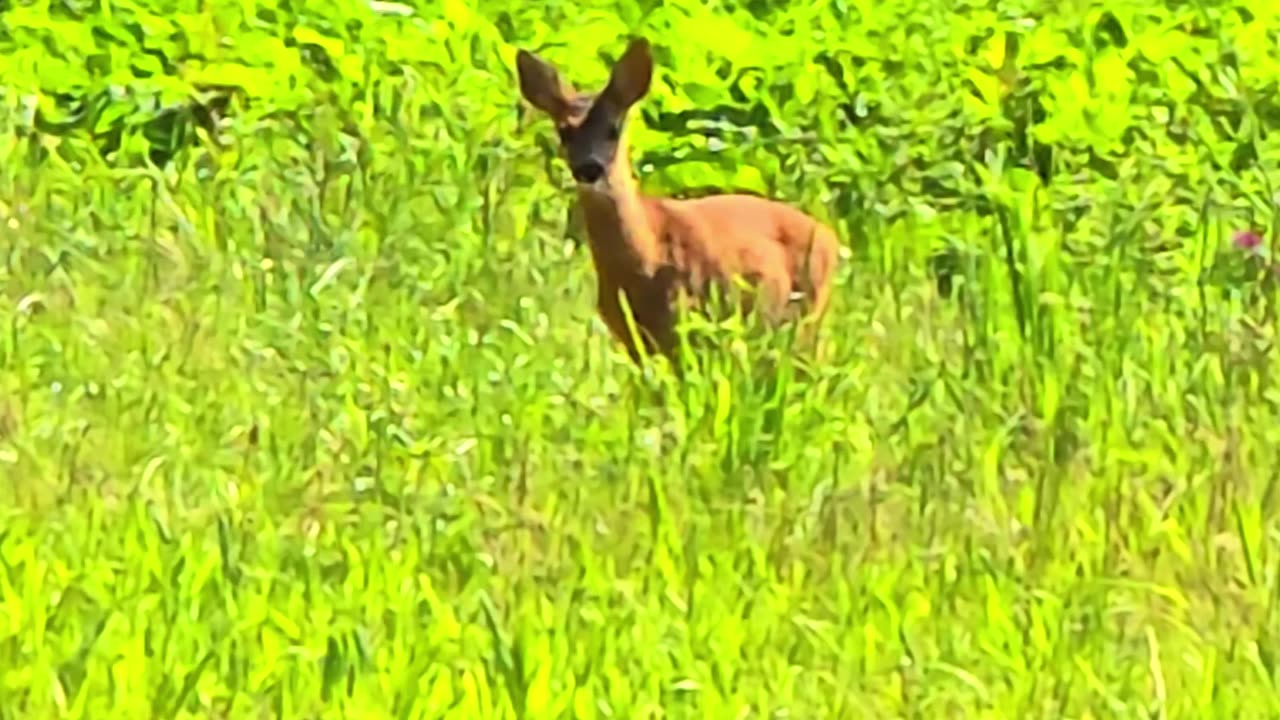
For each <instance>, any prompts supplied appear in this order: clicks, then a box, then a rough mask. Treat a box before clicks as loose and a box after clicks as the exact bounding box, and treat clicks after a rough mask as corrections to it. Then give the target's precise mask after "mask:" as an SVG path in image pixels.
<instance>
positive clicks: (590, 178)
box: [571, 160, 604, 184]
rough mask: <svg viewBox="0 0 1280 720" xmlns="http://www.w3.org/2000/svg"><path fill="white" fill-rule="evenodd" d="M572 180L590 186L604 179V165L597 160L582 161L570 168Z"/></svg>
mask: <svg viewBox="0 0 1280 720" xmlns="http://www.w3.org/2000/svg"><path fill="white" fill-rule="evenodd" d="M571 171H572V172H573V179H574V180H577V181H578V182H580V183H587V184H592V183H595V182H596V181H597V180H599V179H600V178H602V177H604V165H602V164H600V162H599V161H597V160H584V161H582V162H580V163H578V164H576V165H574V166H573V167H572V168H571Z"/></svg>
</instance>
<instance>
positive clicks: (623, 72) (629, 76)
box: [603, 37, 653, 110]
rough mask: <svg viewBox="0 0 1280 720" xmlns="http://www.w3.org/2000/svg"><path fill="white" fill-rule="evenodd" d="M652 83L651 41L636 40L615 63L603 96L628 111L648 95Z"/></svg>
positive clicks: (620, 108) (618, 107)
mask: <svg viewBox="0 0 1280 720" xmlns="http://www.w3.org/2000/svg"><path fill="white" fill-rule="evenodd" d="M652 82H653V54H652V53H651V52H650V50H649V41H648V40H646V39H645V38H642V37H641V38H636V39H635V40H632V41H631V43H630V44H629V45H627V50H626V52H624V53H622V57H621V58H619V59H618V62H616V63H614V65H613V71H612V73H610V75H609V85H608V86H607V87H606V88H605V89H604V93H603V94H604V95H605V96H606V97H608V98H609V101H610V102H611V103H612V104H613V105H614V106H615V107H617V109H619V110H626V109H627V108H629V107H631V106H632V105H634V104H636V103H637V102H638V101H639V100H640V98H642V97H644V96H645V95H646V94H648V92H649V86H650V85H651V84H652Z"/></svg>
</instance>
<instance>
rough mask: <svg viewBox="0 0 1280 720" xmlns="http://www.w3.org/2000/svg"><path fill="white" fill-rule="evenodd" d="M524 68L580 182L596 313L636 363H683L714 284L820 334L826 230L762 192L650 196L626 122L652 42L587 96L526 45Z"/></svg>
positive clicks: (829, 249) (642, 88)
mask: <svg viewBox="0 0 1280 720" xmlns="http://www.w3.org/2000/svg"><path fill="white" fill-rule="evenodd" d="M516 71H517V73H516V74H517V76H518V80H519V87H520V94H521V96H523V98H524V99H525V100H526V101H527V102H528V103H529V104H530V105H531V106H533V107H534V108H536V109H537V110H539V111H541V112H542V113H543V114H545V115H546V116H547V117H548V118H549V119H550V120H551V121H552V122H553V123H554V124H555V128H556V132H557V133H558V134H559V148H558V151H559V155H560V158H561V159H562V160H563V161H564V162H565V164H566V165H567V166H568V169H569V171H570V173H571V174H572V176H573V179H574V181H575V183H576V186H577V207H576V208H575V210H576V213H577V216H578V217H579V218H580V219H581V222H582V223H583V224H584V225H585V230H586V233H585V234H586V240H587V243H586V244H587V246H588V248H589V250H590V254H591V260H592V264H593V266H594V269H595V276H596V310H597V312H598V313H599V315H600V318H601V319H602V320H603V321H604V324H605V325H606V326H607V327H608V329H609V331H610V333H611V334H612V335H613V336H614V338H615V339H616V340H617V341H619V342H620V343H621V344H622V346H623V348H624V349H625V350H626V353H627V355H628V356H629V357H630V358H631V360H632V361H633V362H635V363H637V364H639V363H641V362H642V360H643V358H644V357H645V356H648V355H664V356H666V358H667V359H668V360H669V361H671V362H672V364H673V365H675V364H676V363H677V357H676V350H677V346H678V337H677V334H676V327H677V321H678V319H679V318H680V317H681V315H682V313H685V312H688V311H690V310H698V309H701V310H704V311H705V310H707V306H708V304H709V298H710V297H711V294H712V291H713V290H715V289H717V288H719V289H720V290H730V289H734V288H736V289H737V290H738V291H739V295H738V296H737V298H738V299H737V300H736V301H733V300H731V301H730V303H729V304H730V305H731V306H733V307H735V308H740V309H741V310H743V311H744V312H747V313H751V312H752V311H755V310H758V311H760V313H761V315H762V317H763V319H764V320H765V321H766V322H767V323H770V324H772V325H774V326H775V327H776V326H777V324H778V323H780V322H782V321H784V320H786V319H788V318H802V319H803V318H806V317H807V319H808V321H809V323H811V326H812V328H813V329H814V331H815V332H816V328H817V325H818V324H819V323H820V322H821V320H822V318H823V316H824V315H825V313H826V310H827V307H828V304H829V301H830V297H831V285H832V275H833V274H834V272H835V269H836V263H837V259H838V256H839V248H840V244H839V241H838V239H837V237H836V234H835V232H834V231H833V230H832V229H831V228H830V227H829V226H827V225H825V224H824V223H822V222H821V221H819V220H817V219H815V218H814V217H812V216H810V215H808V214H806V213H805V212H803V211H801V210H799V209H797V208H795V207H792V206H791V205H788V204H785V203H783V202H780V201H777V200H774V199H771V198H767V197H761V196H757V195H748V194H737V193H729V194H717V195H708V196H703V197H699V198H693V199H674V198H668V197H651V196H648V195H645V194H643V193H642V192H641V190H640V188H639V184H638V181H637V180H636V176H635V174H634V171H633V169H632V165H631V155H630V143H629V140H628V137H629V133H628V128H629V125H628V122H627V121H628V117H629V112H630V110H631V109H632V108H633V107H634V106H635V105H636V104H637V103H638V102H639V101H640V100H641V99H643V98H644V97H645V96H646V95H647V94H648V92H649V88H650V85H651V83H652V80H653V73H654V62H653V55H652V52H651V49H650V44H649V41H648V40H647V39H646V38H644V37H638V38H635V39H633V40H631V41H630V42H629V43H628V45H627V47H626V49H625V50H624V52H623V54H622V56H621V57H620V58H618V60H617V61H616V62H615V63H614V64H613V66H612V68H611V69H610V74H609V79H608V82H607V84H606V85H605V87H604V89H603V90H601V91H599V92H596V93H579V92H578V91H577V90H575V89H574V87H573V85H572V84H571V83H569V82H568V81H567V80H566V79H565V78H564V77H563V76H562V75H561V74H560V72H559V71H558V70H557V69H556V67H555V66H553V65H552V64H550V63H548V62H547V61H546V60H543V59H542V58H541V57H539V56H538V55H536V54H534V53H532V52H530V51H528V50H524V49H519V50H517V53H516ZM744 290H745V291H746V292H742V291H744ZM720 297H722V298H723V297H725V296H724V295H721V296H720ZM624 298H625V302H626V306H627V308H628V309H629V310H630V316H631V318H632V320H633V321H634V326H635V329H636V331H637V332H635V333H633V332H632V331H631V323H629V322H628V320H627V315H626V314H625V313H624V308H623V299H624ZM677 369H678V368H677Z"/></svg>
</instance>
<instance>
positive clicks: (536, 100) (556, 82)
mask: <svg viewBox="0 0 1280 720" xmlns="http://www.w3.org/2000/svg"><path fill="white" fill-rule="evenodd" d="M516 75H517V76H518V77H519V78H520V94H521V95H523V96H524V99H525V100H528V101H529V104H530V105H532V106H534V107H536V108H538V109H539V110H541V111H543V112H545V113H547V114H548V115H550V116H552V117H555V118H560V117H564V116H565V115H567V114H568V110H569V97H570V96H571V95H572V94H573V87H572V86H570V85H569V83H567V82H565V81H564V79H563V78H561V77H560V73H559V72H557V71H556V69H555V67H553V66H552V65H551V63H549V62H547V61H546V60H543V59H542V58H540V57H538V56H537V55H534V54H533V53H531V52H529V51H528V50H519V51H517V52H516Z"/></svg>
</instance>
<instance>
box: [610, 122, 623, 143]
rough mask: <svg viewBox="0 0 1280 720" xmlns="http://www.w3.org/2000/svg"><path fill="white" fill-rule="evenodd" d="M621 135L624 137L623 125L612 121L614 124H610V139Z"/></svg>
mask: <svg viewBox="0 0 1280 720" xmlns="http://www.w3.org/2000/svg"><path fill="white" fill-rule="evenodd" d="M619 137H622V127H621V126H620V125H618V124H617V123H612V124H610V125H609V139H610V140H617V139H618V138H619Z"/></svg>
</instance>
